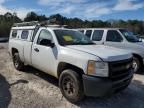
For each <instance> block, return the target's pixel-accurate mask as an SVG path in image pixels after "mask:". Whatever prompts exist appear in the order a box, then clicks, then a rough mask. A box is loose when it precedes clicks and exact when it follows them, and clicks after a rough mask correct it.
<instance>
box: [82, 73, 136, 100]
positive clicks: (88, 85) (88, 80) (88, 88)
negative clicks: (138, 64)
mask: <svg viewBox="0 0 144 108" xmlns="http://www.w3.org/2000/svg"><path fill="white" fill-rule="evenodd" d="M132 78H133V74H131V75H129V76H128V77H126V78H123V79H122V80H119V81H112V80H111V79H110V78H100V77H93V76H87V75H83V85H84V93H85V95H86V96H94V97H105V96H111V95H112V94H115V93H117V92H119V91H121V90H123V89H125V88H126V87H127V86H128V85H129V84H130V82H131V80H132Z"/></svg>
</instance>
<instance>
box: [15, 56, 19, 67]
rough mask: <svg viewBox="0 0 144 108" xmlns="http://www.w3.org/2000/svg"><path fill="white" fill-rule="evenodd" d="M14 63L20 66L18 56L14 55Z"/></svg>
mask: <svg viewBox="0 0 144 108" xmlns="http://www.w3.org/2000/svg"><path fill="white" fill-rule="evenodd" d="M14 65H15V67H18V65H19V63H18V58H17V57H14Z"/></svg>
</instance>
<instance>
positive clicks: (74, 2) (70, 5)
mask: <svg viewBox="0 0 144 108" xmlns="http://www.w3.org/2000/svg"><path fill="white" fill-rule="evenodd" d="M30 11H34V12H36V13H38V14H40V15H43V14H45V15H46V16H50V15H53V14H57V13H60V14H61V15H63V16H66V17H69V18H74V17H78V18H81V19H83V20H109V19H123V20H128V19H131V20H134V19H137V20H144V0H0V14H5V13H6V12H12V13H13V12H16V13H17V15H18V16H19V17H20V18H21V19H23V18H24V17H25V16H26V14H27V13H28V12H30Z"/></svg>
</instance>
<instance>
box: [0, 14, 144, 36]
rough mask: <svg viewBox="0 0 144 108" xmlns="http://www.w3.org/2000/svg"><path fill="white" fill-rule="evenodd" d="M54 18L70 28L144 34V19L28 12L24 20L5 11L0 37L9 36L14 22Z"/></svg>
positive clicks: (2, 16)
mask: <svg viewBox="0 0 144 108" xmlns="http://www.w3.org/2000/svg"><path fill="white" fill-rule="evenodd" d="M49 19H56V20H55V24H59V25H68V26H69V27H70V28H103V27H118V28H128V29H129V30H130V31H132V32H134V33H135V34H139V35H144V21H140V20H127V21H124V20H112V19H111V20H107V21H102V20H92V21H89V20H82V19H80V18H67V17H64V16H62V15H60V14H55V15H51V16H49V17H47V16H45V15H38V14H37V13H35V12H29V13H28V14H27V15H26V17H25V18H24V20H21V19H20V18H19V17H18V16H17V14H16V13H9V12H8V13H6V14H5V15H0V37H4V36H9V33H10V29H11V27H12V25H13V24H14V23H20V22H23V21H24V22H29V21H46V20H49Z"/></svg>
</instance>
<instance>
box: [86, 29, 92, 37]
mask: <svg viewBox="0 0 144 108" xmlns="http://www.w3.org/2000/svg"><path fill="white" fill-rule="evenodd" d="M91 34H92V30H87V31H86V34H85V35H86V36H87V37H89V38H90V37H91Z"/></svg>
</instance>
